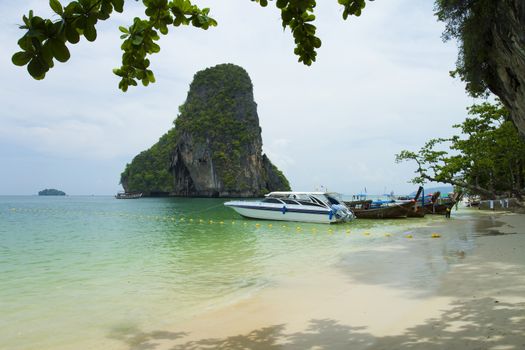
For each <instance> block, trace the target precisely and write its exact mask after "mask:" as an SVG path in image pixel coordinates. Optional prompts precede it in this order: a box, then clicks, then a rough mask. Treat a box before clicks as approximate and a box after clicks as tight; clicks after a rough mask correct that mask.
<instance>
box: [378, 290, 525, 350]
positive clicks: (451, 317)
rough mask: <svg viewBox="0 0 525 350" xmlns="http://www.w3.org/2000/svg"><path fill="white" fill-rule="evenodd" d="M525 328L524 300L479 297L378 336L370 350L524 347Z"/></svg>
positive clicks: (511, 349) (510, 349)
mask: <svg viewBox="0 0 525 350" xmlns="http://www.w3.org/2000/svg"><path fill="white" fill-rule="evenodd" d="M524 330H525V303H514V304H512V303H503V302H499V301H498V300H496V299H493V298H480V299H475V300H468V301H456V302H455V303H453V305H452V309H450V310H449V311H447V312H445V313H444V314H443V315H442V316H441V317H439V318H433V319H429V320H427V321H426V322H425V323H424V324H421V325H418V326H415V327H412V328H409V329H407V330H406V332H405V333H404V334H402V335H399V336H389V337H380V338H377V341H376V343H375V344H374V346H372V347H371V348H370V349H417V350H442V349H505V350H513V349H524V348H525V336H524V335H523V334H524V333H523V332H524Z"/></svg>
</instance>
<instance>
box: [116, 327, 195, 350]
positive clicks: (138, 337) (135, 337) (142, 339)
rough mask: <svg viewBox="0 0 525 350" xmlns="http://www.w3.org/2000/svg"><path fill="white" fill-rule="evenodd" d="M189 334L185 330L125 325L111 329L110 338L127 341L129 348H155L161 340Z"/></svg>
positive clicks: (145, 349)
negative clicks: (160, 329) (145, 328)
mask: <svg viewBox="0 0 525 350" xmlns="http://www.w3.org/2000/svg"><path fill="white" fill-rule="evenodd" d="M187 335H188V333H185V332H167V331H153V332H143V331H141V330H140V329H138V328H137V327H135V326H128V325H123V326H119V327H115V328H113V329H111V331H110V332H109V334H108V338H110V339H115V340H119V341H121V342H123V343H125V344H126V345H127V348H128V349H129V350H154V349H156V348H157V345H158V342H160V341H162V342H165V341H173V340H176V339H179V338H182V337H185V336H187Z"/></svg>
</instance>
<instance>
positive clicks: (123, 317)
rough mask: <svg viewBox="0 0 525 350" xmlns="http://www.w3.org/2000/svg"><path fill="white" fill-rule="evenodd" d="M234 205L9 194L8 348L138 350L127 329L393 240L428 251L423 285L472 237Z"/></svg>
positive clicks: (0, 345) (224, 300)
mask: <svg viewBox="0 0 525 350" xmlns="http://www.w3.org/2000/svg"><path fill="white" fill-rule="evenodd" d="M224 201H225V200H221V199H181V198H156V199H154V198H143V199H139V200H116V199H114V198H113V197H109V196H108V197H82V196H77V197H76V196H67V197H37V196H27V197H24V196H20V197H0V310H1V312H0V349H2V350H4V349H5V350H8V349H9V350H19V349H24V350H26V349H44V350H48V349H54V350H56V349H129V348H130V345H129V344H127V343H126V342H125V341H123V339H121V338H119V335H118V334H121V333H122V330H127V329H141V330H144V331H152V330H153V331H155V330H169V329H170V328H169V327H170V325H172V324H174V323H176V322H181V321H184V320H185V319H189V318H192V317H196V316H198V315H199V314H201V313H203V312H206V311H209V310H212V309H214V308H217V307H220V306H224V305H227V304H228V303H233V302H236V301H238V300H241V299H243V298H248V297H250V296H251V295H253V294H254V293H257V291H258V290H260V289H261V288H271V287H272V286H274V285H276V284H277V283H278V281H279V280H282V279H285V278H286V277H287V276H293V275H294V274H297V273H305V272H306V273H312V274H313V275H314V274H315V273H316V271H320V270H322V269H324V268H327V267H329V266H336V265H337V264H340V263H341V261H343V257H348V256H352V253H353V252H354V253H358V252H360V251H363V250H366V249H368V248H373V247H381V246H385V245H391V244H402V245H408V244H413V245H414V246H417V247H418V248H417V249H418V251H419V250H421V251H423V252H424V254H423V256H424V257H425V258H424V259H425V263H423V264H419V263H418V262H417V261H416V262H415V264H414V265H415V266H413V267H412V266H411V267H409V268H410V269H413V271H412V270H410V271H412V272H413V275H414V276H417V279H414V281H413V283H415V284H417V283H421V284H428V281H432V280H433V279H435V277H436V275H438V274H439V273H442V272H443V271H446V270H447V269H448V266H449V264H450V263H451V262H452V263H453V262H454V256H455V255H454V254H456V253H457V252H458V251H468V249H471V247H472V245H473V239H474V238H473V229H471V228H469V226H468V225H467V226H465V229H463V230H462V232H454V233H451V234H447V235H443V237H442V238H441V239H437V240H436V239H431V238H429V235H430V234H429V232H433V231H431V229H432V228H431V227H429V225H432V224H435V223H441V222H443V221H444V220H445V219H443V218H442V217H427V218H424V219H413V220H412V219H409V220H385V221H356V222H353V223H349V224H342V225H332V226H329V225H316V224H302V223H286V222H268V221H266V222H264V221H253V220H246V219H242V218H241V217H239V216H238V215H237V214H236V213H235V212H234V211H233V210H231V209H228V208H225V207H224V206H223V205H222V203H223V202H224ZM468 215H472V214H470V213H462V212H461V211H460V213H459V214H458V215H457V216H456V218H457V220H461V219H462V218H463V219H465V220H464V221H465V222H467V221H468V220H466V219H468ZM408 233H411V234H413V236H414V238H413V239H412V240H409V239H407V238H405V235H406V234H408ZM386 234H391V236H390V237H387V236H388V235H387V236H385V235H386ZM413 263H414V261H410V264H413ZM429 263H430V264H431V265H432V266H431V267H428V264H429ZM400 264H403V262H400ZM412 272H411V273H412ZM119 332H120V333H119Z"/></svg>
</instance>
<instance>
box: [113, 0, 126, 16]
mask: <svg viewBox="0 0 525 350" xmlns="http://www.w3.org/2000/svg"><path fill="white" fill-rule="evenodd" d="M111 3H112V4H113V8H114V9H115V11H117V12H119V13H121V12H122V11H124V0H111Z"/></svg>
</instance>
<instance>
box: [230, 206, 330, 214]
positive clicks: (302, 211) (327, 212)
mask: <svg viewBox="0 0 525 350" xmlns="http://www.w3.org/2000/svg"><path fill="white" fill-rule="evenodd" d="M232 207H237V208H244V209H255V210H267V211H280V212H282V210H283V208H278V207H253V206H251V205H232ZM286 212H287V213H303V214H320V215H327V214H329V213H330V210H328V209H326V210H325V211H320V210H306V209H293V208H288V207H287V208H286Z"/></svg>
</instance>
